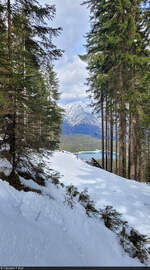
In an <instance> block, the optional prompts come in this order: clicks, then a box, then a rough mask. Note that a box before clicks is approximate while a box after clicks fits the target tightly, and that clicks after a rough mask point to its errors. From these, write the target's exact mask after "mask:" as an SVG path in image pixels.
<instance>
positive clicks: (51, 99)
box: [0, 0, 62, 171]
mask: <svg viewBox="0 0 150 270" xmlns="http://www.w3.org/2000/svg"><path fill="white" fill-rule="evenodd" d="M6 8H7V9H6V11H7V12H5V13H4V14H3V15H4V18H5V21H4V25H7V29H6V30H5V36H6V37H5V45H7V46H6V49H5V48H2V47H1V48H2V52H3V53H4V52H5V51H6V53H4V56H3V61H4V63H5V62H6V72H5V74H4V76H5V81H4V80H3V77H2V76H1V77H0V80H2V83H1V98H0V101H1V103H3V110H2V119H3V121H2V122H3V126H2V130H1V134H2V133H3V132H4V131H5V132H4V136H3V140H2V143H3V144H4V143H6V142H7V144H8V145H9V148H10V150H9V152H10V156H11V160H12V164H13V171H15V169H16V166H17V160H18V157H19V155H20V153H22V152H23V151H25V149H29V147H35V148H39V147H43V146H47V145H49V148H50V149H51V148H53V149H54V148H55V147H56V145H57V142H58V135H59V132H60V123H61V110H60V109H59V108H58V106H57V104H56V101H57V99H58V91H57V83H56V79H55V78H54V71H53V69H52V68H50V67H49V76H52V77H53V81H52V80H51V82H50V80H49V85H50V83H51V87H53V88H52V89H50V88H48V80H47V81H46V79H45V78H44V76H43V72H42V70H44V69H46V68H47V66H48V64H47V63H49V62H52V61H53V60H54V59H57V58H59V57H60V56H61V54H62V52H61V50H58V49H57V48H56V46H55V45H54V44H53V43H52V38H53V37H54V36H57V35H58V34H59V33H60V30H61V29H60V28H51V27H49V26H47V23H46V20H47V19H53V17H54V15H55V7H54V6H49V5H46V6H45V7H41V6H40V5H39V3H38V2H37V1H28V0H25V1H24V0H22V1H21V0H20V1H17V0H16V2H15V4H13V6H12V5H11V2H10V0H8V1H7V7H6ZM6 21H7V22H8V23H7V24H6V23H5V22H6ZM3 47H4V46H3ZM1 63H2V62H1ZM1 68H2V65H0V69H1ZM3 89H4V90H3ZM6 100H7V102H6ZM5 107H6V108H5ZM54 119H55V120H54ZM54 122H55V126H54ZM48 125H49V126H48ZM50 130H51V134H52V133H53V136H51V135H50ZM51 137H53V138H51ZM54 137H55V138H54ZM4 138H5V139H4ZM6 138H7V141H6Z"/></svg>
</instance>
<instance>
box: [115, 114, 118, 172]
mask: <svg viewBox="0 0 150 270" xmlns="http://www.w3.org/2000/svg"><path fill="white" fill-rule="evenodd" d="M115 121H116V123H115V140H116V142H115V143H116V174H118V119H117V112H116V119H115Z"/></svg>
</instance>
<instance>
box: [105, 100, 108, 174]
mask: <svg viewBox="0 0 150 270" xmlns="http://www.w3.org/2000/svg"><path fill="white" fill-rule="evenodd" d="M105 163H106V165H105V169H106V171H107V170H108V110H107V97H106V109H105Z"/></svg>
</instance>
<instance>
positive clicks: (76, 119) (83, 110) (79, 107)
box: [62, 101, 101, 137]
mask: <svg viewBox="0 0 150 270" xmlns="http://www.w3.org/2000/svg"><path fill="white" fill-rule="evenodd" d="M62 107H63V109H64V110H65V113H64V120H63V125H62V134H85V135H91V136H93V137H100V136H101V135H100V126H101V125H100V123H101V119H98V118H97V117H96V116H95V115H94V114H92V110H91V108H90V107H89V105H88V103H83V102H81V101H80V102H73V103H69V104H66V105H63V106H62Z"/></svg>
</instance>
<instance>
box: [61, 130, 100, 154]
mask: <svg viewBox="0 0 150 270" xmlns="http://www.w3.org/2000/svg"><path fill="white" fill-rule="evenodd" d="M60 149H61V150H66V151H69V152H72V153H74V152H79V151H94V150H96V149H101V140H100V139H95V138H92V137H91V136H89V135H81V134H72V135H62V136H61V144H60Z"/></svg>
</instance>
